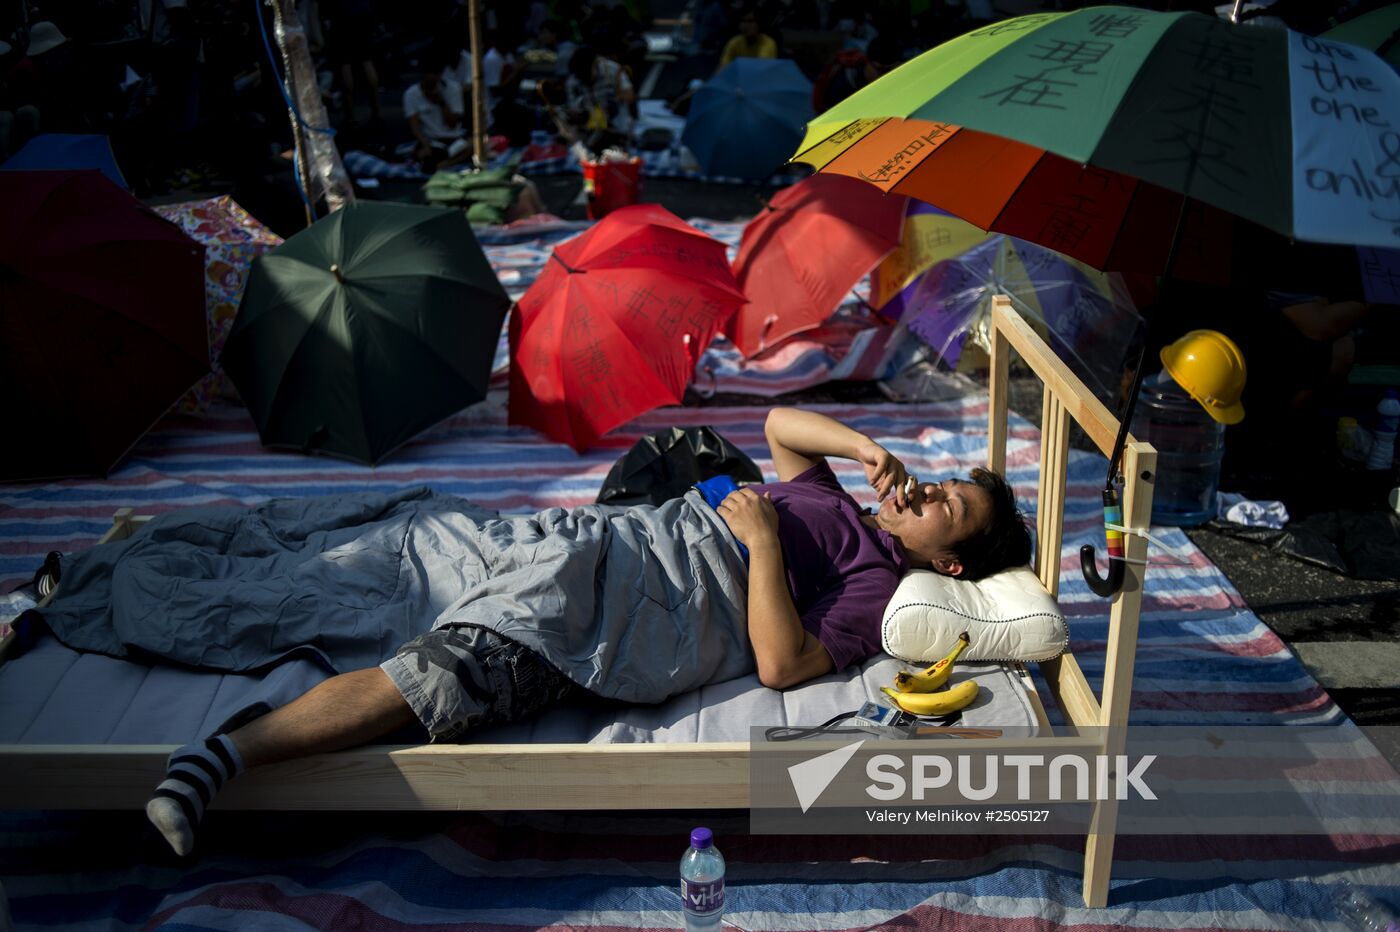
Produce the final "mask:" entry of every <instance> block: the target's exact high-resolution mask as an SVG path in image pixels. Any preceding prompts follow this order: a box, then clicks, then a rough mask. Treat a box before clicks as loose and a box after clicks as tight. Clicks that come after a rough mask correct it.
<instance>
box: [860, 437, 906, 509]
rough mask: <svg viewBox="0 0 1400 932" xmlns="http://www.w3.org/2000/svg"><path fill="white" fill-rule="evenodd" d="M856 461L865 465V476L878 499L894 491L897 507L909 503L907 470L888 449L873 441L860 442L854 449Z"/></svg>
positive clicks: (882, 499) (882, 498)
mask: <svg viewBox="0 0 1400 932" xmlns="http://www.w3.org/2000/svg"><path fill="white" fill-rule="evenodd" d="M855 458H856V461H857V462H858V463H860V464H861V465H862V466H864V467H865V478H866V480H867V481H869V483H870V487H871V488H872V489H874V490H875V494H876V496H877V497H878V498H879V500H880V501H882V502H883V501H884V500H885V498H886V497H888V496H889V495H890V493H894V497H895V501H896V502H898V503H899V507H900V508H903V507H905V506H906V505H908V504H909V496H908V494H907V492H906V490H907V489H908V484H909V472H908V471H907V470H906V469H905V468H904V464H903V463H902V462H900V461H899V457H897V456H895V455H894V454H893V453H891V452H890V451H889V450H886V449H885V448H884V447H882V446H880V445H879V444H878V443H875V442H874V441H873V440H872V441H870V442H869V443H864V444H861V446H860V447H859V448H858V449H857V450H856V457H855Z"/></svg>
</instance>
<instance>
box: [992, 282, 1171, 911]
mask: <svg viewBox="0 0 1400 932" xmlns="http://www.w3.org/2000/svg"><path fill="white" fill-rule="evenodd" d="M992 324H993V327H992V333H993V337H992V355H991V358H992V371H991V380H990V388H989V394H990V398H991V410H990V412H989V413H988V428H987V430H988V445H989V448H988V451H987V464H988V466H990V467H992V468H994V469H1002V468H1004V467H1005V464H1006V430H1007V418H1008V415H1007V394H1008V377H1009V366H1010V350H1011V349H1012V348H1014V349H1015V350H1016V351H1017V352H1019V353H1020V354H1021V357H1022V358H1023V359H1025V360H1026V362H1027V363H1029V364H1030V366H1031V368H1032V369H1033V370H1034V371H1035V374H1036V375H1037V376H1038V377H1039V378H1040V380H1041V382H1042V383H1043V386H1044V396H1043V399H1042V404H1041V423H1040V479H1039V486H1038V490H1037V495H1038V497H1037V504H1036V551H1035V570H1036V576H1037V577H1038V578H1039V579H1040V582H1041V584H1042V585H1043V586H1045V589H1046V591H1047V592H1049V593H1050V594H1051V595H1052V596H1056V597H1058V595H1059V591H1060V553H1061V549H1062V547H1063V545H1064V506H1065V489H1066V485H1067V481H1068V475H1069V425H1070V420H1071V419H1073V420H1074V421H1075V422H1076V423H1078V424H1079V426H1080V427H1082V428H1083V429H1084V432H1085V433H1086V434H1087V435H1088V436H1089V438H1090V439H1091V440H1092V441H1093V442H1094V444H1095V445H1096V446H1098V448H1099V449H1100V450H1101V451H1102V452H1103V453H1104V454H1105V455H1107V454H1108V453H1109V452H1110V451H1111V450H1112V449H1113V445H1114V441H1115V440H1116V439H1117V433H1118V419H1117V418H1116V417H1115V416H1114V415H1113V414H1112V413H1111V412H1110V411H1109V410H1108V409H1107V408H1106V407H1105V406H1104V404H1103V402H1101V401H1099V400H1098V399H1097V398H1095V397H1094V395H1093V394H1092V393H1091V392H1089V390H1088V389H1086V388H1085V387H1084V383H1083V382H1082V381H1080V380H1079V379H1078V378H1077V377H1076V376H1075V375H1074V374H1073V372H1071V371H1070V369H1069V367H1067V366H1066V365H1065V364H1064V363H1063V362H1062V361H1061V360H1060V359H1059V358H1058V357H1057V356H1055V354H1054V353H1053V352H1051V351H1050V349H1049V348H1048V347H1047V346H1046V345H1045V342H1044V340H1042V339H1041V338H1040V336H1039V335H1038V334H1036V332H1035V331H1034V330H1032V329H1031V327H1030V326H1029V325H1028V324H1027V323H1026V322H1025V321H1024V320H1022V319H1021V317H1020V315H1018V314H1017V313H1016V311H1015V310H1014V309H1013V308H1012V306H1011V301H1010V299H1008V298H1006V297H1005V296H1000V295H999V296H997V297H995V298H993V299H992ZM1156 471H1157V451H1156V450H1154V449H1153V448H1152V446H1151V445H1150V444H1146V443H1141V442H1139V441H1137V440H1134V439H1132V438H1129V443H1128V445H1127V447H1126V449H1125V451H1124V456H1123V475H1124V477H1125V482H1124V489H1123V515H1124V523H1125V526H1126V527H1130V528H1146V527H1147V526H1148V524H1149V523H1150V522H1151V517H1152V483H1153V480H1154V479H1155V473H1156ZM1125 551H1126V552H1125V556H1126V557H1127V558H1128V560H1130V561H1132V560H1136V561H1140V562H1137V563H1133V562H1130V563H1128V565H1127V567H1126V570H1127V572H1126V575H1125V581H1124V584H1123V589H1122V591H1121V592H1119V593H1118V595H1116V596H1115V597H1114V600H1113V606H1112V608H1111V609H1110V610H1109V630H1108V648H1107V656H1106V658H1105V662H1104V678H1103V690H1102V694H1101V695H1102V701H1100V698H1099V697H1097V696H1095V695H1094V691H1093V689H1092V688H1091V687H1090V686H1089V682H1088V680H1087V679H1086V678H1085V676H1084V672H1083V671H1082V670H1081V669H1080V667H1079V662H1078V661H1077V660H1075V659H1074V654H1073V653H1071V652H1070V651H1068V650H1067V651H1065V652H1064V653H1063V654H1061V655H1060V656H1059V657H1056V658H1054V659H1053V660H1046V661H1042V662H1041V664H1040V669H1041V672H1042V673H1043V674H1044V675H1045V679H1046V682H1047V684H1048V685H1049V687H1050V691H1051V693H1052V694H1053V695H1054V697H1055V702H1056V704H1058V705H1059V707H1060V711H1061V712H1062V713H1063V714H1064V717H1065V719H1066V720H1067V721H1068V723H1069V724H1070V725H1071V726H1073V727H1075V728H1088V729H1091V733H1092V734H1096V735H1103V736H1105V737H1104V738H1103V746H1102V753H1104V754H1106V755H1110V756H1113V755H1117V754H1121V753H1122V751H1123V745H1124V739H1125V734H1124V728H1125V727H1126V726H1127V724H1128V711H1129V706H1130V705H1131V701H1132V688H1133V662H1134V659H1135V657H1136V655H1137V637H1138V620H1139V616H1140V615H1141V611H1142V587H1143V577H1144V575H1145V570H1146V564H1145V561H1146V559H1147V541H1146V540H1145V539H1144V538H1142V537H1138V536H1135V535H1127V539H1126V547H1125ZM1117 820H1118V804H1117V802H1116V801H1115V800H1106V801H1103V802H1099V803H1096V804H1095V805H1094V810H1093V815H1092V817H1091V820H1090V824H1089V833H1088V838H1087V840H1086V843H1085V849H1084V888H1083V893H1084V903H1085V905H1087V906H1090V907H1101V906H1104V905H1106V903H1107V901H1108V880H1109V874H1110V871H1111V868H1112V865H1113V837H1114V830H1115V829H1116V827H1117Z"/></svg>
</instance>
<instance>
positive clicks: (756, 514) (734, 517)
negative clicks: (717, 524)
mask: <svg viewBox="0 0 1400 932" xmlns="http://www.w3.org/2000/svg"><path fill="white" fill-rule="evenodd" d="M715 510H716V511H718V512H719V516H720V517H721V518H723V519H724V523H725V524H726V525H728V526H729V531H730V533H731V534H733V535H734V536H735V537H736V538H738V540H739V543H741V544H743V545H744V546H745V547H748V548H749V549H750V550H752V549H754V548H756V547H758V546H759V545H761V544H765V543H770V542H773V541H776V540H777V539H778V509H776V508H774V507H773V502H772V500H771V499H770V498H769V496H768V495H767V494H764V495H759V494H758V493H757V492H755V491H754V490H753V489H735V490H734V491H733V492H730V493H729V494H728V495H726V496H725V497H724V501H722V502H720V503H719V507H718V508H716V509H715Z"/></svg>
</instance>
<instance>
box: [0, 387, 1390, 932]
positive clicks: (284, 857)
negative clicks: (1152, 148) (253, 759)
mask: <svg viewBox="0 0 1400 932" xmlns="http://www.w3.org/2000/svg"><path fill="white" fill-rule="evenodd" d="M504 402H505V398H504V396H503V395H502V394H500V393H493V395H492V397H491V398H489V399H488V400H487V401H486V402H484V403H482V404H481V405H478V406H476V407H474V408H472V409H469V410H467V411H465V412H463V413H462V414H460V415H458V416H457V417H455V418H453V419H451V420H449V421H447V422H444V423H443V424H442V425H440V426H439V427H437V428H435V429H433V430H432V431H430V432H428V433H427V434H425V435H424V436H423V437H421V438H419V439H418V440H417V441H415V442H413V443H411V444H410V445H408V446H407V447H405V448H404V449H403V450H401V451H400V452H399V453H398V454H396V455H395V456H394V457H392V458H391V459H390V460H389V462H387V463H386V464H384V465H383V466H381V467H379V468H377V469H369V468H366V467H361V466H356V465H351V464H346V463H340V462H336V461H333V460H323V459H308V458H305V457H301V456H298V455H294V454H283V453H273V452H268V451H264V450H262V449H261V448H260V447H259V445H258V442H257V436H256V434H255V432H254V430H253V427H252V424H251V422H250V421H249V419H248V417H247V415H246V413H245V412H243V411H241V410H239V409H232V408H229V409H218V410H216V411H214V412H212V413H211V414H210V415H208V416H206V417H204V418H202V419H195V418H193V417H189V416H172V417H171V418H169V419H167V420H166V421H165V422H164V423H162V424H161V425H160V426H159V428H158V429H157V430H155V431H153V432H152V433H151V434H150V435H149V436H148V437H147V438H146V439H145V440H143V441H142V443H141V444H140V445H138V447H137V448H136V450H134V451H133V453H132V455H131V457H129V458H128V460H127V461H126V462H125V463H124V465H123V466H122V467H121V469H120V470H119V471H118V472H117V473H115V474H114V475H113V476H111V477H110V478H109V479H108V480H106V481H70V482H62V483H53V484H49V485H45V486H8V487H4V488H0V578H5V579H15V578H17V577H19V576H21V575H24V574H27V572H29V571H32V569H33V568H34V567H35V566H36V565H37V563H38V561H39V560H40V559H41V557H42V555H43V553H44V552H45V551H47V550H50V549H58V550H64V551H72V550H75V549H77V548H80V547H84V546H87V545H89V544H91V543H92V542H93V541H94V540H95V539H96V538H97V536H98V535H99V534H100V533H101V532H102V531H103V530H104V529H105V528H106V526H107V525H108V523H109V518H110V515H111V512H112V511H113V509H115V508H117V507H121V506H134V507H136V508H137V510H138V511H139V512H144V513H159V512H163V511H168V510H171V509H175V508H180V507H185V506H188V505H193V504H208V503H215V502H229V503H234V502H244V503H251V502H257V501H262V500H265V499H267V498H270V497H276V496H298V495H318V494H329V493H334V492H337V491H347V490H352V489H386V488H397V487H401V486H404V485H409V484H417V483H426V484H430V485H432V486H434V487H436V488H439V489H442V490H444V491H449V492H453V493H457V494H460V495H464V496H467V497H469V498H472V499H474V500H476V501H478V502H480V503H482V504H484V505H489V506H493V507H497V508H500V509H502V510H508V511H516V512H519V511H528V510H531V509H535V508H539V507H543V506H555V505H557V506H571V505H575V504H579V503H583V502H587V501H591V500H592V499H593V497H594V495H595V494H596V492H597V490H598V488H599V486H600V484H601V482H602V480H603V477H604V475H605V474H606V472H607V470H608V467H609V466H610V465H611V463H612V461H613V459H614V458H616V456H618V455H619V454H620V453H621V452H622V451H623V450H624V449H625V448H626V447H627V446H629V445H630V444H631V442H632V441H633V440H634V439H635V438H636V437H638V436H640V435H641V434H643V433H647V432H650V431H653V430H657V429H660V428H662V427H665V426H669V425H672V424H677V425H682V426H684V425H691V424H712V425H714V426H715V427H716V428H718V429H719V430H720V431H721V432H722V433H724V434H725V435H726V436H727V437H729V438H730V439H731V440H733V441H734V442H735V443H737V444H738V445H739V446H740V447H742V448H743V449H744V450H746V451H747V452H748V453H749V454H750V455H751V456H753V457H754V458H755V460H756V461H757V462H758V463H759V465H760V466H761V467H763V468H764V469H765V471H766V472H767V473H768V474H769V475H771V474H772V464H771V461H770V459H769V458H768V456H767V453H766V450H765V449H764V444H763V432H762V419H763V416H764V414H765V410H766V409H764V408H762V407H713V408H666V409H660V410H657V411H654V412H651V413H650V414H648V415H645V416H643V417H641V418H639V419H637V420H636V421H634V422H632V423H631V424H629V425H627V426H626V427H625V428H624V429H623V430H621V431H620V432H619V433H618V434H617V435H616V436H613V437H609V438H607V444H606V445H605V446H604V447H602V448H600V449H597V450H594V451H590V452H589V453H587V454H584V455H582V456H576V455H575V454H574V453H572V452H571V451H570V450H569V449H568V448H566V447H564V446H561V445H557V444H550V443H546V442H544V441H542V440H541V438H540V437H539V435H537V434H535V433H534V432H533V431H531V430H528V429H525V428H514V427H510V426H508V425H507V424H506V423H505V414H504ZM815 407H816V409H817V410H821V411H823V412H825V413H828V414H830V415H832V416H834V417H837V418H839V419H841V420H844V421H846V422H848V423H850V424H852V425H853V426H854V427H856V428H857V429H858V430H861V431H863V432H866V433H868V434H870V435H872V436H874V437H876V438H878V439H879V440H881V442H883V443H885V444H887V445H888V446H889V447H890V449H892V450H893V451H894V452H896V453H897V454H898V455H899V456H900V457H901V458H903V459H904V461H905V462H906V463H907V464H908V465H909V467H910V469H911V470H912V471H914V472H916V473H917V474H920V475H924V476H932V477H936V476H941V475H945V474H948V473H952V472H958V471H963V470H966V469H967V468H969V467H971V466H973V465H976V464H978V463H981V462H982V461H983V460H984V458H985V454H986V432H985V424H986V415H987V401H986V398H985V396H977V397H968V398H965V399H962V400H960V401H953V402H945V403H938V404H921V405H904V406H897V405H877V406H862V407H855V406H815ZM1037 449H1038V437H1037V431H1036V429H1035V428H1034V427H1033V426H1031V425H1030V424H1028V423H1026V422H1025V421H1023V420H1021V419H1019V418H1013V419H1012V423H1011V429H1010V442H1009V451H1008V452H1009V455H1008V472H1009V475H1010V479H1011V480H1012V482H1013V484H1014V485H1015V487H1016V490H1017V493H1018V496H1019V497H1020V498H1021V500H1022V502H1023V505H1024V507H1026V508H1027V509H1028V510H1030V511H1033V510H1034V507H1035V494H1036V471H1037V467H1036V457H1037ZM837 466H838V470H837V471H838V475H839V476H840V477H841V479H842V480H843V481H844V482H845V483H846V484H847V487H848V488H850V489H851V490H852V492H853V493H854V494H856V495H857V497H858V498H860V499H861V500H862V501H864V502H866V503H870V502H871V500H872V496H871V494H870V493H869V491H868V490H863V489H861V488H860V479H861V473H860V472H859V470H857V469H854V468H851V467H849V466H845V465H841V464H839V463H838V464H837ZM1102 472H1103V462H1102V460H1101V459H1100V458H1098V457H1095V456H1090V455H1088V454H1079V453H1076V454H1074V455H1073V456H1072V458H1071V470H1070V480H1069V488H1068V503H1069V504H1068V510H1069V521H1068V526H1067V528H1066V534H1065V547H1064V554H1065V560H1066V570H1067V571H1066V572H1065V574H1064V586H1063V590H1064V591H1063V598H1062V601H1063V602H1064V605H1065V608H1066V610H1067V612H1068V614H1069V615H1070V620H1071V637H1072V646H1073V648H1074V650H1075V652H1076V654H1077V656H1078V657H1079V659H1080V662H1081V664H1083V666H1084V667H1085V669H1086V672H1087V674H1088V676H1089V678H1090V680H1091V681H1094V682H1095V683H1096V684H1097V681H1098V680H1099V678H1100V676H1101V672H1102V660H1103V650H1104V643H1105V641H1106V637H1107V616H1106V605H1105V603H1103V602H1102V601H1101V600H1099V599H1097V598H1095V597H1094V596H1093V595H1092V594H1090V593H1089V592H1088V590H1087V588H1086V587H1085V586H1084V583H1083V581H1082V580H1081V579H1079V578H1078V573H1077V571H1076V570H1075V569H1074V567H1073V564H1072V561H1071V559H1070V557H1071V555H1072V554H1074V553H1075V551H1076V550H1077V548H1078V546H1079V545H1080V544H1081V543H1085V542H1097V539H1098V537H1099V536H1100V535H1101V534H1102V530H1101V526H1100V521H1101V516H1100V512H1099V506H1098V504H1097V485H1098V479H1099V477H1100V476H1101V475H1102ZM1160 536H1161V537H1162V538H1163V539H1164V540H1165V542H1166V543H1167V544H1169V545H1170V546H1172V547H1173V548H1175V551H1176V552H1175V553H1172V554H1160V553H1155V552H1154V554H1153V556H1152V559H1153V560H1154V561H1159V562H1162V563H1164V564H1165V563H1170V565H1159V566H1155V567H1153V568H1152V570H1151V571H1150V572H1149V576H1148V586H1147V593H1146V596H1147V598H1146V610H1147V615H1146V617H1145V619H1144V625H1143V631H1142V637H1141V644H1140V649H1139V653H1138V667H1137V677H1136V681H1135V696H1134V711H1133V719H1134V720H1135V721H1137V722H1141V723H1163V724H1184V723H1225V722H1296V723H1338V724H1342V726H1343V727H1350V726H1348V725H1345V720H1344V717H1343V716H1342V715H1341V714H1340V713H1339V712H1338V711H1337V709H1336V707H1335V706H1334V705H1333V704H1332V702H1331V700H1330V699H1329V698H1328V696H1327V695H1326V693H1325V692H1324V691H1323V690H1322V689H1321V688H1320V687H1319V686H1318V685H1317V683H1316V682H1315V681H1314V680H1313V679H1312V678H1311V677H1310V676H1308V674H1307V672H1306V671H1305V670H1304V668H1303V667H1302V666H1301V665H1300V664H1299V663H1298V662H1297V660H1296V658H1294V657H1293V655H1292V654H1291V653H1290V652H1289V650H1288V649H1287V647H1286V646H1285V645H1284V644H1283V643H1282V642H1281V641H1280V640H1279V639H1278V638H1277V637H1276V636H1275V635H1274V634H1273V633H1272V632H1271V631H1269V630H1268V628H1266V627H1265V626H1264V625H1263V624H1262V623H1261V622H1260V621H1259V620H1258V619H1257V618H1256V617H1255V616H1254V615H1253V614H1252V613H1250V612H1249V611H1248V610H1247V609H1246V607H1245V606H1244V605H1243V603H1242V602H1241V600H1240V599H1239V597H1238V595H1237V594H1236V593H1235V591H1234V590H1233V589H1232V588H1231V586H1230V585H1229V583H1228V581H1226V580H1225V579H1224V577H1223V576H1221V574H1220V573H1219V571H1218V570H1217V569H1216V568H1215V567H1214V566H1213V565H1212V564H1211V563H1210V562H1209V561H1208V560H1206V559H1205V558H1204V557H1203V556H1202V555H1201V554H1200V552H1199V551H1198V550H1197V549H1196V548H1195V547H1194V546H1193V545H1192V544H1191V543H1190V541H1189V540H1188V539H1187V538H1186V537H1185V535H1183V534H1181V533H1180V532H1179V531H1169V530H1165V529H1163V530H1162V531H1161V534H1160ZM702 823H703V824H709V825H711V827H713V828H715V829H716V832H717V837H718V838H719V844H720V846H721V849H722V850H723V851H724V853H725V855H726V857H727V858H728V860H729V863H730V873H729V878H730V881H729V882H730V892H729V903H730V907H729V911H730V918H731V919H732V920H733V921H734V922H735V923H736V924H737V925H738V927H740V928H744V929H755V930H757V929H852V928H868V927H871V926H880V927H883V928H891V929H893V928H899V929H954V930H968V932H971V930H984V929H992V930H1018V932H1019V930H1041V929H1074V930H1085V932H1087V930H1108V929H1112V928H1132V929H1185V928H1189V929H1249V930H1264V929H1310V930H1328V932H1340V930H1341V929H1342V927H1341V926H1340V925H1339V924H1337V923H1336V922H1335V921H1334V919H1335V916H1334V913H1333V911H1332V907H1331V906H1330V898H1331V895H1332V893H1333V891H1334V889H1335V888H1336V887H1337V885H1338V884H1340V882H1341V880H1342V879H1343V878H1345V879H1348V880H1350V881H1351V882H1353V883H1357V884H1360V885H1362V886H1363V887H1365V888H1366V889H1368V890H1370V891H1371V892H1372V893H1373V894H1375V895H1377V896H1379V897H1381V898H1382V899H1389V900H1390V901H1391V902H1400V871H1398V870H1397V869H1396V867H1395V864H1396V863H1397V862H1400V840H1397V839H1393V838H1377V837H1355V836H1349V837H1333V838H1262V837H1260V838H1249V837H1244V838H1226V839H1221V838H1208V839H1198V838H1134V837H1123V838H1121V839H1120V840H1119V844H1118V854H1117V858H1116V861H1115V868H1114V880H1113V885H1112V894H1111V899H1110V906H1109V908H1108V909H1107V910H1099V911H1090V910H1085V909H1083V908H1081V906H1080V905H1079V904H1080V899H1079V889H1080V879H1079V877H1080V870H1081V866H1082V861H1081V858H1082V840H1081V839H1077V838H1029V839H1020V838H1008V837H1004V836H997V837H984V838H972V837H958V836H942V835H929V836H922V837H915V838H908V837H906V838H878V837H855V838H845V837H834V838H833V837H790V838H789V837H766V836H750V835H749V834H748V833H747V819H746V817H745V815H744V814H742V813H728V814H716V813H704V814H699V813H691V814H673V813H668V814H646V813H640V814H626V813H624V814H574V815H568V814H564V815H558V814H545V813H517V814H471V815H443V814H431V813H428V814H411V815H407V816H405V815H395V816H373V815H367V814H361V813H336V814H320V815H313V814H305V815H296V816H288V815H286V814H269V815H249V814H241V813H240V814H237V815H233V814H220V813H218V812H217V811H216V812H214V813H213V814H212V815H211V818H210V823H209V825H208V829H209V831H207V832H206V833H205V835H204V837H203V839H202V841H201V855H200V857H199V858H198V859H197V860H194V861H192V862H190V863H188V864H180V863H177V862H175V861H174V860H173V859H172V858H171V857H170V856H169V855H168V854H167V853H165V852H163V851H162V849H161V848H160V846H159V845H158V844H157V843H156V841H155V839H153V838H152V837H151V836H150V834H149V833H148V832H147V831H146V830H145V828H144V825H143V823H142V820H141V818H140V816H139V814H138V813H116V814H74V813H66V814H50V815H42V816H36V815H10V816H6V817H4V819H3V820H0V831H3V833H4V834H3V839H2V840H0V879H2V880H3V884H4V887H5V889H6V891H7V893H8V895H9V898H10V904H11V908H12V910H13V912H14V916H15V919H16V922H17V924H18V926H19V927H20V928H64V929H135V928H143V927H144V928H152V929H166V930H176V929H179V930H195V929H250V928H257V929H307V928H319V929H346V928H364V929H415V930H416V929H503V928H505V929H510V928H535V927H539V926H545V925H550V926H554V927H559V928H576V929H615V928H626V929H633V928H674V927H676V926H677V924H678V923H679V921H680V916H679V911H678V906H677V897H676V895H675V892H674V890H675V886H676V863H677V860H678V858H679V855H680V853H681V851H682V850H683V848H684V838H685V833H686V831H687V830H688V829H689V828H690V827H691V826H692V825H694V824H702Z"/></svg>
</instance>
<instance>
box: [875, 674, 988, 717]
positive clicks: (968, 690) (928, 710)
mask: <svg viewBox="0 0 1400 932" xmlns="http://www.w3.org/2000/svg"><path fill="white" fill-rule="evenodd" d="M880 690H881V691H882V692H883V693H884V694H885V695H887V696H889V697H890V700H891V701H892V702H893V703H894V704H895V705H897V706H899V708H901V709H903V710H904V711H905V712H909V713H910V714H912V715H947V714H949V713H950V712H957V711H958V710H959V709H965V708H967V707H968V706H970V705H972V702H973V700H974V699H976V698H977V693H978V690H979V687H978V686H977V681H976V680H964V681H963V682H961V683H959V684H958V685H956V686H954V687H952V688H950V689H944V690H940V691H938V692H936V693H902V692H900V691H899V690H897V689H891V688H890V687H888V686H882V687H880Z"/></svg>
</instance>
